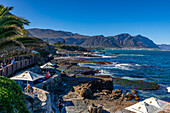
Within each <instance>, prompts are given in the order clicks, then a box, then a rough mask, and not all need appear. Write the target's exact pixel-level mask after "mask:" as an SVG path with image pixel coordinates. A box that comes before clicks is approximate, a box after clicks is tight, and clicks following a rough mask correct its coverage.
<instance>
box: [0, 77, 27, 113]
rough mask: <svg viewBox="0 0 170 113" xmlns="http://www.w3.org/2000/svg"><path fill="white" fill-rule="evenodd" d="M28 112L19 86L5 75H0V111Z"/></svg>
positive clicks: (3, 112)
mask: <svg viewBox="0 0 170 113" xmlns="http://www.w3.org/2000/svg"><path fill="white" fill-rule="evenodd" d="M15 110H17V112H18V113H29V111H28V110H27V108H26V107H25V104H24V102H23V94H22V90H21V88H20V87H19V86H18V85H17V84H16V83H15V82H14V81H13V80H10V79H8V78H6V77H3V76H0V112H2V113H14V111H15Z"/></svg>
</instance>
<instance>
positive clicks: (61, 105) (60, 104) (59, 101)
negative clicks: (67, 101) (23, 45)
mask: <svg viewBox="0 0 170 113" xmlns="http://www.w3.org/2000/svg"><path fill="white" fill-rule="evenodd" d="M63 106H64V103H63V102H62V101H61V100H60V99H58V109H59V111H60V113H62V112H61V111H62V109H63Z"/></svg>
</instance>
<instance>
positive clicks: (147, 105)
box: [125, 97, 169, 113]
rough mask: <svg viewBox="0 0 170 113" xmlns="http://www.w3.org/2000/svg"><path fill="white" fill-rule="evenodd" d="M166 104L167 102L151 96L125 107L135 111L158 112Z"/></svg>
mask: <svg viewBox="0 0 170 113" xmlns="http://www.w3.org/2000/svg"><path fill="white" fill-rule="evenodd" d="M168 104H169V103H168V102H165V101H162V100H159V99H157V98H154V97H151V98H148V99H145V100H144V101H141V102H138V103H136V104H134V105H132V106H129V107H127V108H125V109H127V110H129V111H133V112H135V113H158V112H160V111H162V110H163V109H164V107H165V106H167V105H168Z"/></svg>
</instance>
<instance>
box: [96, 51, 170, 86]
mask: <svg viewBox="0 0 170 113" xmlns="http://www.w3.org/2000/svg"><path fill="white" fill-rule="evenodd" d="M102 52H105V54H103V56H105V57H104V58H103V59H98V60H103V61H109V62H114V63H115V65H114V66H113V67H110V68H109V67H108V68H107V69H104V71H105V72H106V71H107V73H106V74H110V75H112V76H116V77H122V78H127V79H142V80H146V81H153V82H157V83H159V84H160V83H161V84H165V85H170V51H141V50H135V51H134V50H108V51H102ZM114 53H119V55H114ZM109 56H110V57H109ZM101 68H102V67H101Z"/></svg>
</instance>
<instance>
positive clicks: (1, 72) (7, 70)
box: [0, 58, 35, 77]
mask: <svg viewBox="0 0 170 113" xmlns="http://www.w3.org/2000/svg"><path fill="white" fill-rule="evenodd" d="M33 64H35V59H34V58H31V59H25V60H21V61H16V62H15V63H14V64H8V65H7V66H5V67H4V68H1V69H0V76H5V77H9V76H10V75H11V74H13V73H15V72H16V71H17V70H20V69H23V68H26V67H28V66H31V65H33Z"/></svg>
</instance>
